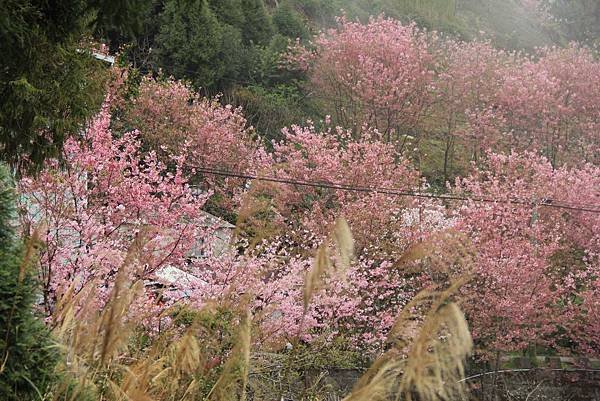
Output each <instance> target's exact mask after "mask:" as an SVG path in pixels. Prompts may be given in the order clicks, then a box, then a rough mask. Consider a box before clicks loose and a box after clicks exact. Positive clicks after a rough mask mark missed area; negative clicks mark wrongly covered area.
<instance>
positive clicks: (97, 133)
mask: <svg viewBox="0 0 600 401" xmlns="http://www.w3.org/2000/svg"><path fill="white" fill-rule="evenodd" d="M109 107H110V100H107V102H106V103H105V104H104V106H103V109H102V111H101V112H100V114H99V115H98V116H97V117H96V118H95V119H93V120H92V121H91V122H90V124H89V127H88V128H87V130H86V131H85V132H84V133H83V134H82V136H81V137H80V138H71V139H69V140H68V141H67V142H66V144H65V146H64V151H63V158H64V160H62V161H60V162H59V161H49V162H48V164H47V167H46V168H45V169H44V170H43V171H42V172H41V173H40V174H39V175H38V176H37V177H34V178H24V179H22V180H21V181H20V185H19V187H20V191H21V193H22V197H23V206H24V208H23V209H24V214H23V225H24V227H26V229H27V230H28V231H30V233H31V232H32V230H35V229H36V228H38V227H41V230H42V231H41V239H42V240H43V242H44V247H43V248H42V252H41V255H40V264H41V270H40V281H41V283H42V287H43V294H44V307H45V308H46V311H47V312H50V311H51V310H52V308H53V307H54V305H55V303H56V301H57V297H59V296H60V294H61V293H63V292H64V291H66V290H67V289H68V288H69V287H70V286H72V285H74V286H75V288H74V289H75V290H76V291H78V290H81V289H82V288H84V286H86V285H87V284H88V283H91V282H93V283H94V284H93V285H94V286H95V288H96V293H95V295H94V300H93V301H94V302H99V303H102V302H103V301H104V298H105V296H106V295H107V294H108V293H109V291H110V289H111V288H112V284H113V283H114V279H115V277H116V274H117V271H118V270H119V269H120V268H122V267H127V268H129V269H130V270H131V276H132V279H145V278H148V277H150V276H151V275H152V274H153V273H154V272H155V271H156V270H157V269H159V268H160V267H162V266H166V265H174V266H182V264H184V263H185V258H186V253H187V252H188V251H189V249H190V247H191V245H192V244H193V243H194V242H196V241H198V240H199V239H200V238H202V237H203V236H204V235H206V233H205V231H206V229H205V228H202V227H201V226H202V225H201V224H194V223H193V222H194V221H195V220H197V219H200V216H201V215H200V213H201V208H202V206H203V205H204V203H205V201H206V197H207V196H206V195H198V194H195V193H194V191H192V189H191V188H190V186H189V184H188V181H187V179H186V178H185V176H184V175H183V165H184V164H185V161H186V158H185V156H178V155H174V156H173V158H172V161H173V163H174V165H175V168H174V170H169V169H167V168H166V167H165V165H164V164H163V163H162V162H160V161H159V160H158V159H157V157H156V154H155V153H154V152H150V153H147V154H143V153H142V152H141V149H140V146H141V144H140V142H139V140H138V133H137V132H131V133H127V134H125V135H123V136H122V137H121V138H119V139H115V138H113V135H112V133H111V130H110V128H109V125H110V114H109ZM136 238H138V239H140V241H138V242H136ZM136 247H138V248H139V249H134V248H136Z"/></svg>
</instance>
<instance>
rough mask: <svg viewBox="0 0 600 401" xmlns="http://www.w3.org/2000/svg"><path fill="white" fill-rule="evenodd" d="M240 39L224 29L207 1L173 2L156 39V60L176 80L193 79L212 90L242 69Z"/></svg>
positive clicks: (232, 31) (168, 7)
mask: <svg viewBox="0 0 600 401" xmlns="http://www.w3.org/2000/svg"><path fill="white" fill-rule="evenodd" d="M239 42H240V38H239V36H238V33H237V32H236V31H235V30H232V29H229V28H228V27H225V26H222V25H221V24H220V23H219V20H218V19H217V17H216V16H215V14H214V13H213V11H212V10H211V8H210V7H209V6H208V3H207V1H206V0H192V1H184V0H169V1H167V3H166V4H165V9H164V11H163V13H162V15H161V27H160V33H159V34H158V37H157V38H156V46H157V49H156V61H157V64H158V66H159V67H161V68H163V69H164V70H165V71H167V72H168V73H169V74H171V75H173V76H174V77H175V78H189V79H191V80H192V82H193V83H194V85H195V86H197V87H201V88H203V89H205V90H208V91H211V90H215V89H219V88H220V87H221V85H220V84H222V83H223V82H222V81H223V80H224V79H226V78H228V77H230V76H231V75H235V71H236V69H237V68H238V64H239V63H238V62H237V61H236V58H235V57H236V52H235V49H237V48H238V43H239Z"/></svg>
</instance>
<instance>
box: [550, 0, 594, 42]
mask: <svg viewBox="0 0 600 401" xmlns="http://www.w3.org/2000/svg"><path fill="white" fill-rule="evenodd" d="M541 3H542V6H543V7H545V8H547V9H548V11H549V12H550V14H552V15H553V17H554V19H555V20H554V21H553V22H552V23H551V22H550V21H548V25H549V26H548V27H549V28H551V29H552V30H554V31H555V32H556V33H557V34H558V35H559V38H560V40H562V41H564V42H568V41H573V40H575V41H578V42H581V43H585V44H587V45H597V44H598V43H600V2H598V1H597V0H542V1H541Z"/></svg>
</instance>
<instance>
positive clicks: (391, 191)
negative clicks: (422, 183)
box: [196, 167, 600, 213]
mask: <svg viewBox="0 0 600 401" xmlns="http://www.w3.org/2000/svg"><path fill="white" fill-rule="evenodd" d="M196 171H197V172H200V173H204V174H209V175H217V176H222V177H232V178H242V179H247V180H258V181H266V182H274V183H280V184H287V185H299V186H305V187H312V188H326V189H336V190H342V191H352V192H363V193H380V194H384V195H393V196H406V197H414V198H427V199H440V200H449V201H463V202H466V201H473V202H484V203H505V204H513V205H525V206H533V207H535V206H542V207H549V208H556V209H566V210H573V211H580V212H589V213H600V205H577V206H574V205H572V204H569V203H568V202H564V201H558V200H553V199H549V198H542V200H541V201H539V202H535V201H525V200H522V199H497V198H486V197H465V196H457V195H443V194H441V195H440V194H432V193H427V192H413V191H405V190H401V189H397V188H385V187H368V186H367V187H365V186H356V185H350V184H344V183H332V182H319V181H304V180H295V179H290V178H278V177H269V176H259V175H254V174H248V173H242V172H237V171H230V170H222V169H216V168H211V167H198V168H196Z"/></svg>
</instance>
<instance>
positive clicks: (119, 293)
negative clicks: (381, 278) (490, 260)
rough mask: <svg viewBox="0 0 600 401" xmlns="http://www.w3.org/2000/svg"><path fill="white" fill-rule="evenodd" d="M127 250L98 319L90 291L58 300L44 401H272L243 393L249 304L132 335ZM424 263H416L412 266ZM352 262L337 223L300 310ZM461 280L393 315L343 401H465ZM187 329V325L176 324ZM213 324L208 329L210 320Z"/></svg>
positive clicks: (180, 312) (133, 290)
mask: <svg viewBox="0 0 600 401" xmlns="http://www.w3.org/2000/svg"><path fill="white" fill-rule="evenodd" d="M139 249H141V247H139V246H134V247H132V249H131V250H130V254H129V255H128V257H127V258H126V260H125V262H124V264H123V265H122V266H121V268H120V270H119V272H118V273H117V276H116V280H115V283H114V286H113V288H112V290H111V294H110V296H109V298H108V301H107V302H106V304H105V305H103V306H102V307H101V308H100V309H99V310H98V308H97V307H96V306H95V305H94V304H93V303H92V302H91V297H92V295H93V288H94V287H93V285H92V286H89V287H86V288H83V289H78V290H76V288H77V284H76V283H74V284H73V285H72V286H71V288H69V289H68V290H67V291H65V293H64V294H63V295H62V297H61V298H60V301H59V302H58V304H57V307H56V308H55V312H54V315H53V316H52V320H51V324H52V327H53V331H54V334H55V336H56V338H57V340H58V341H59V343H60V344H61V347H62V349H63V354H64V359H63V363H62V365H61V368H60V370H61V372H60V373H61V377H62V378H63V379H62V380H61V381H60V382H59V383H58V384H57V385H56V386H55V388H54V389H53V391H52V392H51V393H49V394H46V397H45V399H46V400H48V401H77V400H90V401H100V400H102V401H104V400H106V401H151V400H152V401H185V400H215V401H234V400H241V401H246V400H247V399H254V400H257V401H258V400H263V399H265V400H266V399H273V397H274V396H275V394H273V397H272V396H270V395H269V394H261V395H259V394H258V393H254V392H252V391H249V385H248V378H249V375H250V372H251V371H252V369H253V366H252V365H253V361H257V360H258V359H260V358H256V357H253V356H252V355H253V354H255V355H259V354H260V353H259V350H257V349H253V344H252V332H253V330H258V327H255V326H254V325H253V324H252V311H251V308H250V304H251V302H250V301H251V298H250V295H248V296H246V297H245V298H244V299H243V301H242V302H240V304H238V305H214V304H209V305H207V306H205V307H204V308H203V309H202V310H193V309H190V308H188V307H179V308H171V309H169V310H168V311H165V312H164V315H165V316H167V315H168V316H170V317H171V319H172V322H173V324H171V325H170V326H169V328H168V329H166V330H164V331H162V332H161V333H160V334H155V335H148V334H147V333H143V332H141V333H140V331H139V330H137V328H139V327H141V321H139V318H133V317H132V316H131V314H130V313H129V311H130V309H131V307H132V305H133V303H134V301H135V299H136V298H137V297H139V296H140V294H141V292H142V289H143V284H142V283H141V282H139V281H138V282H131V281H130V279H129V277H132V276H134V275H132V274H131V272H132V271H133V269H135V266H136V265H138V264H139V262H140V255H139V254H138V252H139V251H138V250H139ZM421 256H422V255H421V254H420V257H421ZM352 259H353V242H352V236H351V234H350V230H349V228H348V225H347V223H346V222H345V221H344V220H339V221H338V222H337V223H336V226H335V229H334V230H333V232H332V235H331V236H330V238H329V239H328V241H326V242H325V243H324V244H323V246H322V247H321V248H319V250H318V251H317V254H316V256H315V260H314V264H313V267H312V269H311V270H310V271H309V272H307V276H306V280H305V288H304V307H305V310H306V309H307V308H308V306H309V304H310V302H311V300H312V297H313V295H314V293H315V292H316V291H317V289H318V288H320V287H321V286H322V285H323V282H324V280H323V278H324V277H325V276H326V275H329V274H343V271H344V269H345V268H347V267H348V266H349V265H350V264H351V262H352ZM465 281H466V279H465V278H463V279H459V280H456V281H454V282H453V283H452V284H451V285H450V286H449V287H447V288H444V287H443V286H441V285H440V286H438V287H435V288H431V289H428V290H427V291H424V292H421V293H419V294H418V295H417V296H416V297H415V298H414V299H413V300H412V301H411V302H410V303H409V304H408V305H406V307H405V308H404V309H403V310H402V311H401V313H399V315H398V317H397V319H396V322H395V324H394V326H393V328H392V330H391V332H390V334H389V339H388V348H387V351H386V352H385V353H383V354H382V355H380V356H379V357H378V358H377V359H376V360H375V361H374V362H373V363H372V365H371V367H370V368H369V369H368V370H367V371H366V372H365V374H364V375H363V376H362V377H361V378H360V380H358V382H357V383H356V385H355V386H354V389H353V390H352V392H351V393H350V394H348V395H347V396H346V398H345V399H344V400H353V401H358V400H360V401H363V400H364V401H366V400H392V399H396V400H400V399H405V400H413V399H422V400H432V401H433V400H455V399H460V398H462V397H464V394H465V389H464V388H463V387H462V384H461V382H460V379H461V378H462V377H463V375H464V360H465V358H466V356H467V355H468V354H469V352H470V351H471V347H472V343H471V336H470V334H469V330H468V327H467V323H466V321H465V318H464V316H463V314H462V313H461V311H460V309H459V307H458V306H457V304H456V303H454V302H453V301H452V299H453V296H454V295H455V294H456V292H457V291H458V289H459V288H460V287H461V285H463V284H464V283H465ZM222 308H226V309H227V310H229V311H231V312H232V313H231V317H232V318H231V319H230V323H231V324H230V325H229V326H227V327H226V328H224V327H225V326H219V325H215V324H212V323H210V324H207V321H210V319H212V318H214V316H216V314H217V313H219V312H218V311H219V310H221V309H222ZM182 321H185V324H179V323H178V322H182ZM213 321H214V320H213Z"/></svg>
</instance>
